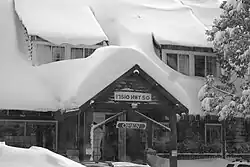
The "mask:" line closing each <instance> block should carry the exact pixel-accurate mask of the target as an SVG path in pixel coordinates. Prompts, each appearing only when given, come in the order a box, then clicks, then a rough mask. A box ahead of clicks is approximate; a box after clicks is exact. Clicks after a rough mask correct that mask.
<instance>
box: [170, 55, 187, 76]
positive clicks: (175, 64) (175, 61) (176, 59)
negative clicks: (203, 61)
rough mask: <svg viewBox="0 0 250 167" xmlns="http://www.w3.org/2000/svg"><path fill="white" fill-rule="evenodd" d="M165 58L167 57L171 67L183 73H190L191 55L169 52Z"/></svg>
mask: <svg viewBox="0 0 250 167" xmlns="http://www.w3.org/2000/svg"><path fill="white" fill-rule="evenodd" d="M165 59H167V60H166V61H167V62H166V63H167V65H169V66H170V67H171V68H173V69H174V70H176V71H179V72H181V73H182V74H185V75H189V55H186V54H175V53H167V54H166V58H165Z"/></svg>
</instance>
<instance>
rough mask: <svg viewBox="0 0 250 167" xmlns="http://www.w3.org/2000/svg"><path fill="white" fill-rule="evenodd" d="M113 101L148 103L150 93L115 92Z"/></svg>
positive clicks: (150, 99) (150, 98)
mask: <svg viewBox="0 0 250 167" xmlns="http://www.w3.org/2000/svg"><path fill="white" fill-rule="evenodd" d="M114 99H115V101H141V102H149V101H152V97H151V94H150V93H140V92H115V93H114Z"/></svg>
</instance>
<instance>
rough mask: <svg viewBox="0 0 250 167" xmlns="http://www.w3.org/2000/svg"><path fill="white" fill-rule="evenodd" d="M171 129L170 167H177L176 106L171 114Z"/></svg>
mask: <svg viewBox="0 0 250 167" xmlns="http://www.w3.org/2000/svg"><path fill="white" fill-rule="evenodd" d="M169 121H170V129H171V138H170V142H171V149H170V156H169V160H170V161H169V166H170V167H177V128H176V123H177V118H176V106H174V107H173V108H172V111H171V112H170V120H169Z"/></svg>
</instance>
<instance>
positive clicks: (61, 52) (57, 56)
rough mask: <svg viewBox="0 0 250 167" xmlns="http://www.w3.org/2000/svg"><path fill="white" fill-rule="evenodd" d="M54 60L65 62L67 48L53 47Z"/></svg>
mask: <svg viewBox="0 0 250 167" xmlns="http://www.w3.org/2000/svg"><path fill="white" fill-rule="evenodd" d="M52 58H53V61H60V60H64V58H65V48H64V47H60V46H53V47H52Z"/></svg>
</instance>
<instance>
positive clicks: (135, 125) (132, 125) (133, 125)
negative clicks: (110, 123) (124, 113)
mask: <svg viewBox="0 0 250 167" xmlns="http://www.w3.org/2000/svg"><path fill="white" fill-rule="evenodd" d="M146 127H147V124H146V123H144V122H127V121H117V123H116V128H124V129H143V130H145V129H146Z"/></svg>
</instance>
